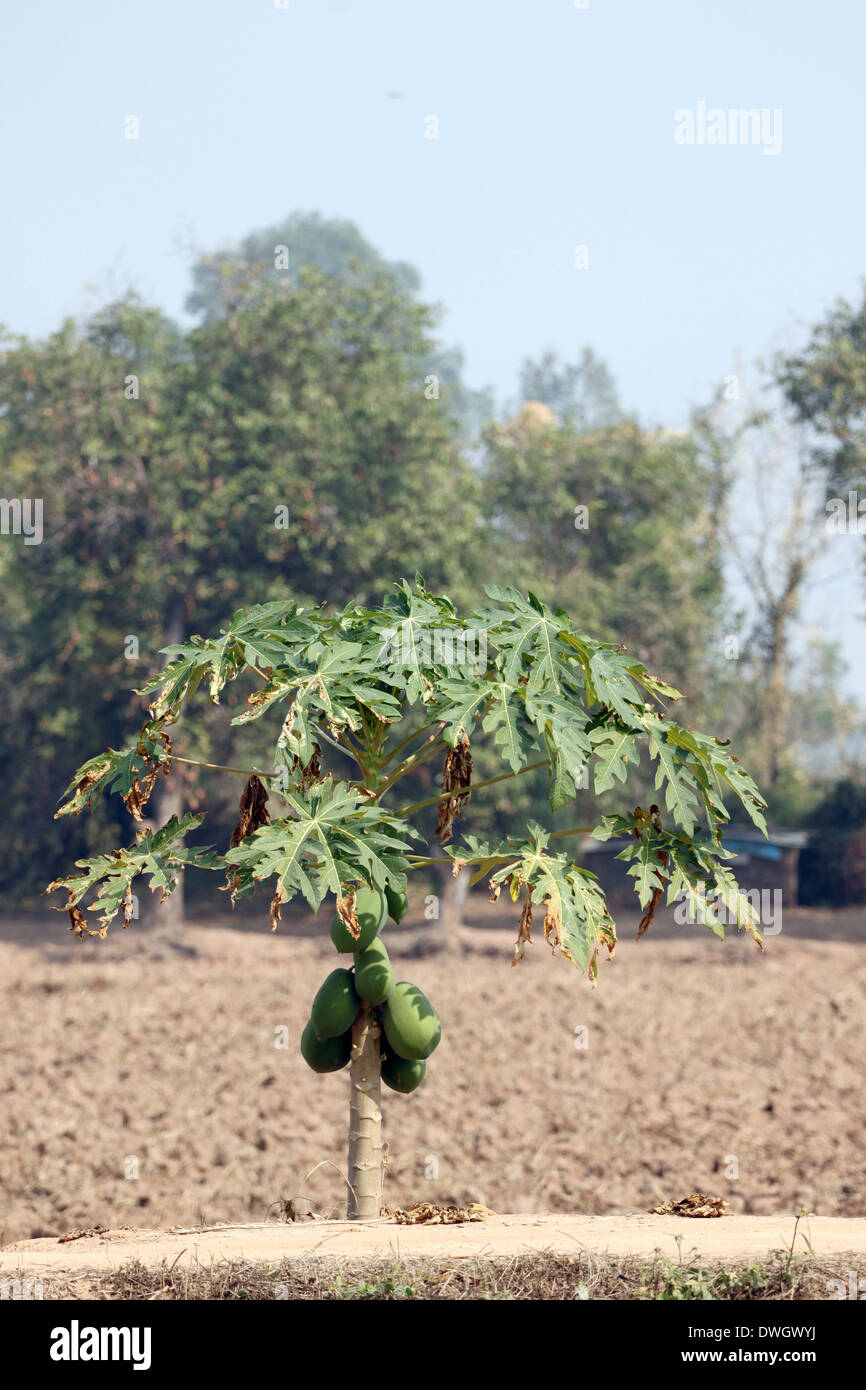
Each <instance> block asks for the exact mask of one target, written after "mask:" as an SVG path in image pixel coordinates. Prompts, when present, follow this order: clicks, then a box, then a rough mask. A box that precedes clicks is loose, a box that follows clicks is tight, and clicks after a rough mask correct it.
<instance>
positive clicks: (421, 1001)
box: [301, 885, 442, 1094]
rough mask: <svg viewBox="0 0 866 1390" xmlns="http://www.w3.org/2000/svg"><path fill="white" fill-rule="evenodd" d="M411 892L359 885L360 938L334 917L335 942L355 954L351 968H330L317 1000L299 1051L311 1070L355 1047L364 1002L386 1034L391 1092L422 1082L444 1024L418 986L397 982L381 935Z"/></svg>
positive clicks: (334, 1064)
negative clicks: (355, 1026)
mask: <svg viewBox="0 0 866 1390" xmlns="http://www.w3.org/2000/svg"><path fill="white" fill-rule="evenodd" d="M406 908H407V901H406V894H405V893H404V892H402V891H400V890H397V889H393V888H391V887H390V885H389V886H388V887H386V888H385V890H384V892H383V891H381V890H380V889H378V888H367V887H363V888H359V889H358V891H357V893H356V894H355V916H356V917H357V919H358V923H359V925H360V928H361V931H360V935H359V936H357V937H354V936H353V935H352V933H351V932H350V931H349V929H348V927H347V926H346V924H345V923H344V922H343V920H342V919H341V918H340V917H339V916H335V917H334V920H333V922H332V923H331V940H332V941H333V943H334V946H335V947H336V949H337V950H338V951H339V952H341V954H343V955H348V954H350V953H351V954H352V955H353V956H354V958H355V960H354V965H353V966H352V968H351V969H338V970H332V971H331V974H330V975H329V976H328V978H327V979H326V980H325V982H324V983H323V985H322V987H321V988H320V990H319V992H318V994H317V995H316V997H315V999H314V1000H313V1008H312V1011H311V1013H310V1019H309V1022H308V1023H307V1026H306V1027H305V1029H304V1031H303V1034H302V1035H301V1053H302V1055H303V1058H304V1061H305V1062H306V1063H307V1065H308V1066H310V1067H312V1069H313V1071H318V1072H327V1071H339V1070H340V1068H341V1067H344V1066H345V1065H346V1063H347V1062H348V1061H349V1057H350V1055H351V1052H352V1025H353V1023H354V1022H355V1019H356V1018H357V1016H358V1013H359V1011H360V1009H361V1008H362V1007H363V1005H364V1004H368V1005H369V1006H370V1007H371V1008H372V1009H375V1010H376V1011H377V1012H378V1014H379V1018H380V1021H381V1024H382V1032H383V1034H384V1039H383V1044H384V1045H382V1080H383V1081H384V1082H385V1085H386V1086H390V1088H391V1090H392V1091H402V1092H403V1093H404V1094H408V1093H409V1092H410V1091H414V1090H415V1089H416V1087H418V1086H420V1085H421V1082H422V1081H423V1080H424V1072H425V1071H426V1068H427V1058H428V1057H429V1056H430V1053H431V1052H432V1051H433V1049H434V1048H435V1047H436V1046H437V1044H438V1042H439V1039H440V1037H441V1036H442V1029H441V1026H440V1024H439V1020H438V1018H437V1017H436V1014H435V1013H434V1011H433V1009H432V1007H431V1005H430V1002H429V1000H428V999H427V998H426V996H425V995H424V994H423V993H422V992H421V990H420V989H419V988H418V986H417V985H413V984H410V983H409V981H408V980H399V981H398V980H397V979H396V978H395V975H394V970H393V967H392V965H391V962H390V960H389V958H388V952H387V950H386V949H385V943H384V942H383V941H382V938H381V936H380V933H381V931H382V928H383V927H384V925H385V922H386V920H387V918H388V916H389V914H390V916H391V917H392V918H393V920H394V921H395V922H399V921H400V919H401V918H402V916H403V914H404V913H405V911H406Z"/></svg>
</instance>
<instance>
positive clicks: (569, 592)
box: [485, 402, 723, 695]
mask: <svg viewBox="0 0 866 1390" xmlns="http://www.w3.org/2000/svg"><path fill="white" fill-rule="evenodd" d="M485 440H486V445H487V453H486V466H485V485H486V490H487V497H488V499H489V507H490V513H491V523H490V524H491V532H490V539H491V543H492V557H491V572H492V573H496V574H497V575H501V576H502V577H503V579H505V578H508V579H510V580H511V581H512V582H514V583H517V584H526V585H529V584H531V585H533V586H538V587H543V588H544V589H545V591H546V592H548V593H550V594H551V595H552V596H553V597H554V599H555V601H556V602H557V603H561V604H562V605H563V606H564V607H566V608H567V609H568V610H569V612H571V613H573V614H574V616H575V620H576V621H577V622H579V623H583V624H585V625H587V626H592V625H594V626H595V628H596V630H599V631H600V633H601V634H602V635H603V636H604V637H605V638H607V639H608V640H617V641H620V642H624V643H625V645H626V646H627V647H628V648H629V650H630V651H631V652H633V653H634V654H635V656H636V657H637V658H638V659H639V660H641V661H643V662H645V663H646V665H647V666H649V667H650V669H655V668H661V667H664V668H665V669H667V670H669V671H671V672H672V674H673V678H674V679H675V681H676V683H677V684H678V685H682V686H683V687H684V688H685V690H686V691H687V692H688V693H689V694H693V695H696V694H697V693H698V692H699V691H700V689H701V685H702V675H703V671H704V669H705V662H706V654H707V630H708V626H710V625H711V624H713V623H714V622H715V621H717V619H718V615H719V613H720V602H721V598H722V588H723V586H722V574H721V565H720V560H719V555H718V548H717V546H716V542H715V534H714V518H713V516H712V514H711V511H710V508H709V505H708V503H709V498H710V495H711V487H712V477H711V474H710V471H709V470H708V469H706V468H705V467H704V465H703V463H702V461H701V459H700V458H699V456H698V453H697V450H696V447H695V442H694V440H693V438H692V437H691V435H689V434H686V433H682V434H680V433H674V432H667V431H645V430H642V429H641V428H640V427H639V426H638V425H637V424H636V423H635V422H634V421H630V420H623V421H621V422H619V423H617V424H613V425H609V426H606V427H603V428H598V429H593V430H586V429H582V428H580V427H578V426H576V425H575V424H572V423H565V424H560V422H559V420H558V419H557V418H556V417H555V415H554V413H553V411H552V410H551V409H549V408H548V407H546V406H544V405H543V404H539V403H535V402H530V403H528V404H527V405H525V406H524V407H523V409H522V410H521V411H520V412H519V413H518V414H517V415H516V416H515V417H514V418H513V419H512V420H511V421H509V422H508V423H507V424H503V425H492V426H490V427H489V428H488V430H487V431H486V434H485Z"/></svg>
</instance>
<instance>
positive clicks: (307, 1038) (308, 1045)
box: [301, 1019, 352, 1072]
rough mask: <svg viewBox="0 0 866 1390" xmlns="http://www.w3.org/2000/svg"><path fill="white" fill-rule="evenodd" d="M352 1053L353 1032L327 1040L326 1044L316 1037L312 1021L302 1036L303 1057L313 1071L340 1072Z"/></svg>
mask: <svg viewBox="0 0 866 1390" xmlns="http://www.w3.org/2000/svg"><path fill="white" fill-rule="evenodd" d="M351 1052H352V1031H351V1029H349V1031H348V1032H346V1033H339V1034H338V1035H337V1037H336V1038H326V1039H325V1040H324V1042H323V1041H322V1040H321V1039H320V1038H317V1037H316V1030H315V1028H314V1027H313V1020H312V1019H310V1021H309V1023H308V1024H307V1026H306V1028H305V1029H304V1031H303V1033H302V1034H301V1055H302V1057H303V1059H304V1061H305V1062H306V1064H307V1066H308V1067H312V1069H313V1071H318V1072H325V1071H339V1070H340V1068H341V1067H344V1066H345V1065H346V1063H347V1062H348V1060H349V1057H350V1055H351Z"/></svg>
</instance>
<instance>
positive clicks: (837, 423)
mask: <svg viewBox="0 0 866 1390" xmlns="http://www.w3.org/2000/svg"><path fill="white" fill-rule="evenodd" d="M775 375H776V381H777V383H778V385H779V386H780V387H781V389H782V391H783V392H784V395H785V397H786V399H787V400H788V402H789V404H790V405H791V407H792V408H793V410H794V412H795V414H796V417H797V419H798V420H800V421H801V422H803V423H804V424H805V425H807V426H810V427H811V428H812V429H813V430H814V431H815V436H816V438H815V441H814V450H813V456H814V459H815V461H816V463H817V464H818V465H819V466H820V468H821V469H822V471H823V473H824V476H825V479H826V482H827V486H828V488H829V489H832V490H833V491H841V490H843V489H847V488H849V487H850V488H858V487H861V488H862V487H863V486H864V484H866V287H864V291H863V295H862V298H861V301H860V303H859V304H849V303H848V302H847V301H846V300H844V299H840V300H839V301H838V302H837V304H836V305H835V306H834V308H833V309H832V310H831V311H830V313H829V314H828V315H827V316H826V318H825V319H824V320H823V321H822V322H821V323H819V324H817V325H816V327H815V328H814V329H813V331H812V334H811V337H810V339H809V342H808V343H807V345H806V347H805V348H804V349H803V350H802V351H801V352H799V353H792V354H789V355H780V357H779V359H778V360H777V363H776V369H775Z"/></svg>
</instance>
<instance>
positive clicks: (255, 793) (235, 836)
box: [231, 773, 271, 849]
mask: <svg viewBox="0 0 866 1390" xmlns="http://www.w3.org/2000/svg"><path fill="white" fill-rule="evenodd" d="M270 821H271V817H270V813H269V811H268V793H267V789H266V787H265V786H264V784H263V783H262V782H261V780H260V779H259V778H258V777H256V775H255V773H254V774H253V776H252V777H250V778H249V780H248V781H247V783H246V786H245V787H244V789H243V791H242V792H241V800H240V807H239V814H238V823H237V825H236V826H235V828H234V830H233V831H232V838H231V848H232V849H235V848H236V846H237V845H239V844H240V842H241V840H245V839H246V838H247V836H248V835H253V834H255V832H256V831H257V830H258V829H259V827H260V826H262V825H270Z"/></svg>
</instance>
